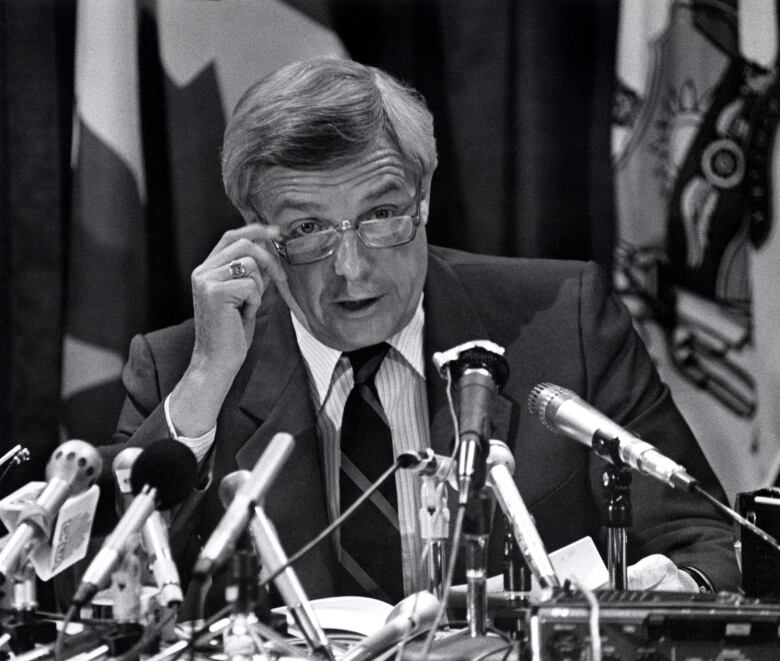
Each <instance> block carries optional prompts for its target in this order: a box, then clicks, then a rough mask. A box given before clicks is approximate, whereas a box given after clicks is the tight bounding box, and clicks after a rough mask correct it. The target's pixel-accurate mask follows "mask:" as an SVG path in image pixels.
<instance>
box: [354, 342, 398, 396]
mask: <svg viewBox="0 0 780 661" xmlns="http://www.w3.org/2000/svg"><path fill="white" fill-rule="evenodd" d="M389 349H390V345H389V344H387V342H381V343H380V344H372V345H371V346H369V347H363V348H362V349H355V351H345V352H344V355H345V356H346V357H347V360H349V364H350V365H351V366H352V373H353V374H354V375H355V385H356V386H357V385H362V384H364V383H371V382H372V381H373V380H374V377H375V376H376V373H377V372H378V371H379V366H380V365H381V364H382V361H383V360H384V359H385V355H386V354H387V352H388V350H389Z"/></svg>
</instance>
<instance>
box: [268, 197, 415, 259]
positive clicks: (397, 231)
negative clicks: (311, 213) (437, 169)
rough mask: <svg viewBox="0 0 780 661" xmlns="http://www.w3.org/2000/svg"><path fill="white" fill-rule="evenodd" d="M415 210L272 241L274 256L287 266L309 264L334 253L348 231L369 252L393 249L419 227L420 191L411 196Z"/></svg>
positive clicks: (409, 240)
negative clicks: (355, 234)
mask: <svg viewBox="0 0 780 661" xmlns="http://www.w3.org/2000/svg"><path fill="white" fill-rule="evenodd" d="M415 198H416V206H417V209H416V211H415V213H414V215H412V216H409V215H404V216H391V217H390V218H366V219H364V220H354V221H352V220H342V221H341V222H340V223H339V224H338V225H332V226H331V227H327V228H325V229H322V230H319V231H316V232H312V233H311V234H306V235H303V236H296V237H294V238H291V239H285V240H284V241H274V242H273V243H274V246H275V247H276V250H277V252H278V253H279V254H280V255H281V256H282V257H284V258H285V259H286V260H287V261H288V262H289V263H290V264H293V265H296V266H297V265H299V264H311V263H313V262H318V261H320V260H322V259H325V258H326V257H330V256H331V255H332V254H333V253H334V252H336V246H338V243H339V239H340V238H341V235H342V234H343V233H344V232H346V231H347V230H349V229H353V230H355V231H356V232H357V235H358V236H359V237H360V240H361V241H362V242H363V245H365V246H368V247H369V248H395V247H397V246H402V245H404V244H405V243H409V242H411V241H412V240H414V237H415V235H416V234H417V227H418V225H419V224H420V203H421V194H420V187H419V186H418V188H417V193H416V194H415Z"/></svg>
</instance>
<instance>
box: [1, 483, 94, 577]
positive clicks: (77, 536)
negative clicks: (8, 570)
mask: <svg viewBox="0 0 780 661" xmlns="http://www.w3.org/2000/svg"><path fill="white" fill-rule="evenodd" d="M45 486H46V483H45V482H30V483H29V484H27V485H25V486H24V487H22V488H21V489H18V490H16V491H14V493H12V494H11V495H10V496H7V497H6V498H4V499H3V500H2V501H0V520H2V521H3V523H4V524H5V526H6V527H7V528H8V529H9V530H11V531H13V530H14V529H15V528H16V523H17V521H18V519H19V513H20V512H21V511H22V510H23V509H24V508H25V507H26V506H27V505H29V504H31V503H34V502H35V500H36V499H37V498H38V495H39V494H40V492H41V491H42V490H43V488H44V487H45ZM99 495H100V489H99V488H98V486H97V485H95V484H93V485H92V486H91V487H90V488H89V489H87V490H86V491H85V492H83V493H81V494H79V495H78V496H72V497H70V498H68V499H67V500H66V501H65V502H64V503H63V505H62V508H61V509H60V511H59V514H58V515H57V523H56V524H55V526H54V533H53V534H52V537H51V540H47V541H46V543H43V544H41V545H40V546H39V547H38V548H37V549H36V551H35V553H33V555H32V557H31V560H32V563H33V567H34V568H35V573H36V574H38V578H40V579H41V580H42V581H48V580H49V579H50V578H51V577H52V576H54V575H55V574H58V573H59V572H61V571H62V570H63V569H65V568H67V567H70V566H71V565H72V564H73V563H74V562H78V561H79V560H81V559H82V558H83V557H84V556H86V555H87V546H88V545H89V535H90V532H91V531H92V521H93V520H94V519H95V511H96V510H97V503H98V497H99Z"/></svg>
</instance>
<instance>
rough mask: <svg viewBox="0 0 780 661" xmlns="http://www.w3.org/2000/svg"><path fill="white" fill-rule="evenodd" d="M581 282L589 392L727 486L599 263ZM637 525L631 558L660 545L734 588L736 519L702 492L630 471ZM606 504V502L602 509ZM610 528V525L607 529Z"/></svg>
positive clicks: (596, 462) (713, 488)
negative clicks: (729, 518)
mask: <svg viewBox="0 0 780 661" xmlns="http://www.w3.org/2000/svg"><path fill="white" fill-rule="evenodd" d="M580 283H581V287H580V310H579V323H580V337H581V341H582V346H581V355H582V356H583V360H584V363H585V364H584V369H585V372H586V382H587V393H586V395H585V399H586V400H587V401H588V402H589V403H591V404H592V405H593V406H595V407H596V408H597V409H598V410H600V411H601V412H602V413H604V414H605V415H607V416H608V417H609V418H611V419H612V420H614V421H615V422H617V423H618V424H620V425H622V426H623V427H624V428H626V429H628V430H629V431H631V432H632V433H634V434H635V435H637V436H639V437H640V438H642V439H643V440H645V441H647V442H648V443H651V444H652V445H654V446H655V447H656V448H658V450H659V451H660V452H662V453H663V454H665V455H666V456H668V457H670V458H672V459H673V460H675V461H677V462H678V463H680V464H682V465H683V466H684V467H685V468H686V469H687V470H688V472H689V473H690V474H691V475H692V476H693V477H695V478H696V479H697V480H698V481H699V483H700V485H701V486H702V487H703V488H704V489H705V490H706V491H708V492H709V493H710V494H712V495H713V496H715V497H716V498H718V499H719V500H721V501H722V502H726V501H725V494H724V492H723V489H722V488H721V486H720V484H719V482H718V480H717V478H716V476H715V474H714V472H713V470H712V468H711V467H710V465H709V463H708V462H707V460H706V458H705V456H704V453H703V452H702V450H701V447H700V446H699V444H698V442H697V440H696V439H695V437H694V436H693V433H692V432H691V430H690V428H689V427H688V425H687V423H686V422H685V420H684V419H683V417H682V415H681V414H680V412H679V410H678V409H677V407H676V406H675V404H674V401H673V400H672V396H671V392H670V391H669V388H668V387H667V386H666V385H665V384H664V383H663V382H662V381H661V379H660V377H659V375H658V373H657V371H656V369H655V366H654V365H653V362H652V360H651V358H650V356H649V355H648V353H647V350H646V349H645V346H644V343H643V342H642V340H641V338H640V337H639V335H638V333H637V332H636V330H635V329H634V327H633V324H632V320H631V317H630V314H629V313H628V311H627V310H626V308H625V306H624V305H623V304H622V303H621V302H620V301H619V300H617V298H616V297H615V296H614V295H613V294H612V293H611V292H610V289H609V285H608V282H607V280H606V276H605V275H604V274H603V272H602V271H601V270H600V269H599V268H598V267H596V266H595V265H594V264H588V265H585V266H584V267H583V271H582V275H581V280H580ZM603 469H604V461H603V460H602V459H600V458H598V457H595V456H592V457H591V459H590V481H591V490H592V495H593V498H594V500H595V501H596V502H597V503H598V504H599V506H601V507H603V503H604V500H603V494H602V481H601V480H602V474H603ZM631 496H632V505H633V525H632V527H631V528H630V529H629V531H628V555H629V562H631V563H633V562H636V561H637V560H639V559H640V558H642V557H644V556H647V555H650V554H653V553H661V554H664V555H666V556H668V557H669V558H671V559H672V561H674V562H675V563H676V564H677V565H678V566H681V565H688V566H692V567H695V568H697V569H699V570H700V571H702V572H703V573H704V574H705V575H706V576H707V577H708V578H709V579H710V581H711V582H712V583H713V585H714V587H715V589H716V590H735V589H736V588H737V587H738V586H739V583H740V573H739V569H738V566H737V562H736V557H735V553H734V547H733V530H732V526H731V524H730V523H729V522H728V521H726V520H725V519H724V518H723V517H722V515H721V514H720V513H719V512H718V511H717V510H716V509H715V508H714V507H713V506H712V505H711V504H710V503H708V502H707V501H706V500H704V499H703V498H702V497H701V496H698V495H696V494H692V493H685V492H682V491H680V490H678V489H673V488H672V487H669V486H668V485H666V484H664V483H663V482H660V481H659V480H656V479H653V478H650V477H648V476H645V475H640V474H638V473H636V472H635V471H633V472H632V487H631ZM602 511H603V510H602ZM603 534H604V536H606V531H603Z"/></svg>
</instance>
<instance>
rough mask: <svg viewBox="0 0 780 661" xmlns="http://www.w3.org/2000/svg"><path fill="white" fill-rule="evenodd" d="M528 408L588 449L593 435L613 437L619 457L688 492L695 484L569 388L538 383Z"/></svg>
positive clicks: (555, 428) (633, 466)
mask: <svg viewBox="0 0 780 661" xmlns="http://www.w3.org/2000/svg"><path fill="white" fill-rule="evenodd" d="M528 408H529V410H530V411H531V413H532V414H534V415H537V416H539V419H540V420H541V421H542V423H543V424H544V425H545V426H546V427H548V428H549V429H552V430H553V431H555V432H558V433H559V434H563V435H564V436H569V437H570V438H573V439H574V440H575V441H577V442H579V443H582V444H583V445H587V446H588V447H589V448H592V447H593V439H594V436H596V435H597V434H598V435H599V436H600V437H602V438H607V439H610V440H611V439H617V441H618V453H619V456H620V459H622V460H623V461H624V462H625V463H626V464H628V465H629V466H631V468H633V469H635V470H637V471H639V472H640V473H644V474H645V475H649V476H650V477H654V478H655V479H657V480H660V481H661V482H665V483H666V484H668V485H669V486H671V487H679V488H682V489H684V490H686V491H691V490H693V488H694V487H695V486H696V485H697V484H698V482H697V481H696V480H695V479H694V478H693V477H691V476H690V475H689V474H688V472H687V471H686V470H685V468H683V467H682V466H681V465H680V464H678V463H677V462H675V461H673V460H672V459H669V457H667V456H665V455H663V454H661V453H660V452H659V451H658V450H657V449H656V448H655V447H653V446H652V445H650V444H649V443H646V442H645V441H643V440H642V439H641V438H639V437H637V436H635V435H634V434H632V433H631V432H629V431H627V430H626V429H624V428H623V427H621V426H620V425H618V424H617V423H615V422H613V421H612V420H610V419H609V418H608V417H607V416H605V415H604V414H603V413H601V412H600V411H598V410H596V409H595V408H593V407H592V406H591V405H590V404H588V403H587V402H586V401H584V400H583V399H581V398H580V397H578V396H577V395H576V394H575V393H573V392H572V391H571V390H567V389H566V388H562V387H561V386H556V385H554V384H552V383H540V384H538V385H536V386H534V388H533V390H531V394H530V396H529V397H528Z"/></svg>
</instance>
